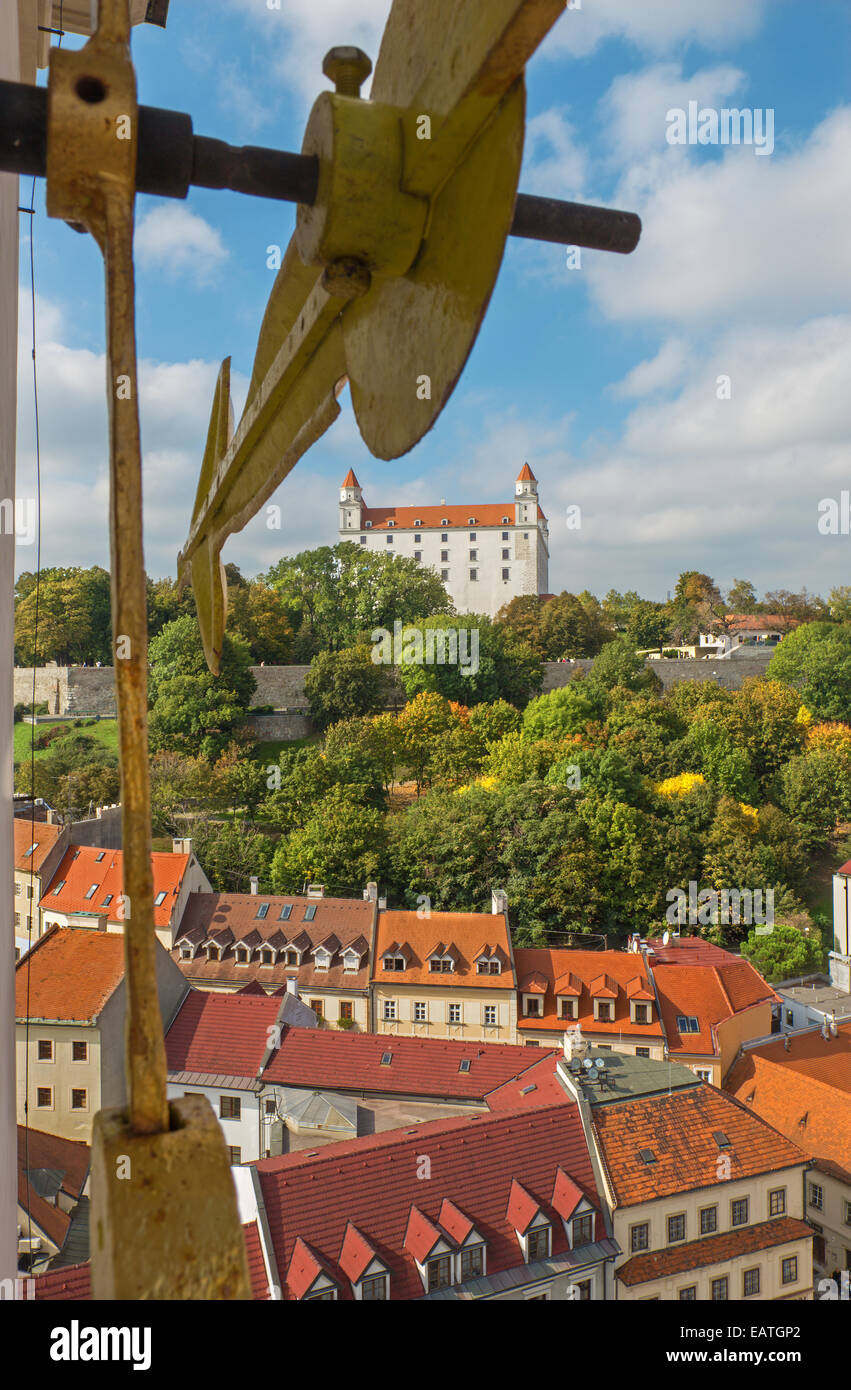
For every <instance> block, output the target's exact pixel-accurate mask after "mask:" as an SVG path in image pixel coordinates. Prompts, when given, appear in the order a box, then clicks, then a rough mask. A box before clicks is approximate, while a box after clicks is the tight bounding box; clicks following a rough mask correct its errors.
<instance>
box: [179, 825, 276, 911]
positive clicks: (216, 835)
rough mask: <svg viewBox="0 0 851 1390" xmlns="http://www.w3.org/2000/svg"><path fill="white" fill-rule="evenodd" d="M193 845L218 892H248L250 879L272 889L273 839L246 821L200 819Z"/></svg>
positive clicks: (262, 886)
mask: <svg viewBox="0 0 851 1390" xmlns="http://www.w3.org/2000/svg"><path fill="white" fill-rule="evenodd" d="M192 835H193V849H194V850H195V853H196V855H197V856H198V862H199V863H200V865H201V867H202V869H203V870H204V872H205V873H206V875H207V877H208V878H209V880H210V882H211V883H212V885H213V888H214V889H215V890H216V892H217V893H247V892H248V891H249V889H250V886H251V879H252V878H255V877H256V878H257V879H259V881H260V889H261V892H268V890H269V882H270V877H269V864H270V860H271V858H272V843H271V841H270V839H269V837H268V835H265V834H263V833H262V832H261V831H260V830H258V828H257V827H256V826H254V825H251V824H249V823H248V822H247V821H238V820H232V821H225V822H222V821H214V820H198V821H196V822H195V823H194V824H193V827H192Z"/></svg>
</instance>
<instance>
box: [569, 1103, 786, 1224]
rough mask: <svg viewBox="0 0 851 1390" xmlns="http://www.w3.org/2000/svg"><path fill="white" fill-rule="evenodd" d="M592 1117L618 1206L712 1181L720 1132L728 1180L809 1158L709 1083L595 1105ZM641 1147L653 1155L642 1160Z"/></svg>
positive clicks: (685, 1190) (643, 1200)
mask: <svg viewBox="0 0 851 1390" xmlns="http://www.w3.org/2000/svg"><path fill="white" fill-rule="evenodd" d="M593 1124H594V1128H595V1131H596V1133H597V1136H598V1139H599V1142H600V1148H601V1151H602V1156H603V1160H604V1162H605V1165H606V1170H607V1172H608V1174H609V1179H610V1182H611V1184H612V1188H613V1190H614V1192H615V1194H616V1196H617V1200H618V1205H619V1206H621V1207H628V1206H634V1205H635V1204H636V1203H637V1202H649V1201H655V1200H656V1199H657V1198H660V1197H669V1196H671V1195H672V1194H673V1193H675V1192H691V1191H694V1190H695V1189H697V1188H701V1187H712V1186H714V1185H715V1184H716V1183H717V1181H718V1155H719V1153H720V1152H722V1150H721V1149H719V1146H718V1142H717V1140H716V1138H715V1134H716V1133H717V1132H719V1131H722V1132H723V1133H724V1134H726V1135H727V1137H728V1139H729V1140H730V1145H729V1147H725V1148H724V1149H723V1152H724V1153H725V1154H726V1155H727V1156H728V1157H729V1159H730V1165H731V1169H730V1178H731V1180H734V1179H737V1178H748V1177H752V1176H754V1175H755V1174H757V1173H774V1172H777V1171H779V1170H781V1169H783V1168H790V1167H793V1166H795V1165H798V1164H801V1165H803V1164H805V1163H806V1162H807V1154H806V1153H805V1152H804V1151H803V1150H802V1149H800V1148H798V1146H797V1145H795V1144H792V1143H790V1141H789V1140H788V1139H787V1138H785V1137H784V1135H782V1134H779V1133H778V1132H777V1130H776V1129H772V1127H771V1125H769V1124H766V1122H765V1121H764V1120H762V1119H760V1117H759V1116H758V1115H754V1114H751V1113H750V1111H749V1110H748V1109H747V1107H746V1106H744V1105H740V1104H739V1103H738V1101H734V1100H732V1099H731V1097H730V1096H727V1095H725V1094H724V1092H723V1091H717V1090H715V1088H714V1087H713V1086H707V1085H701V1086H695V1087H689V1088H688V1089H687V1090H683V1091H680V1092H679V1093H676V1092H675V1093H674V1094H673V1095H670V1096H667V1095H661V1096H651V1097H649V1098H648V1099H646V1100H631V1101H621V1102H620V1103H619V1104H617V1105H607V1106H598V1107H595V1109H594V1115H593ZM642 1150H645V1151H646V1150H649V1151H650V1152H651V1153H652V1154H653V1160H654V1161H651V1162H647V1161H645V1159H644V1158H643V1157H642Z"/></svg>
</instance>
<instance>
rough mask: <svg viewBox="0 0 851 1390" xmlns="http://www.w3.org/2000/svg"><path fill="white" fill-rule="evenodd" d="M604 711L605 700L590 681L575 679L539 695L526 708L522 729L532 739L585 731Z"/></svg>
mask: <svg viewBox="0 0 851 1390" xmlns="http://www.w3.org/2000/svg"><path fill="white" fill-rule="evenodd" d="M602 713H603V707H602V700H601V698H600V695H599V692H598V690H597V689H595V688H594V687H592V686H591V683H590V681H589V680H581V679H579V680H577V679H575V680H572V681H569V682H568V684H567V685H564V686H561V687H560V688H559V689H557V690H550V691H548V692H547V694H546V695H539V696H538V698H537V699H536V700H532V701H531V702H530V703H529V704H528V705H527V706H526V709H525V710H524V711H523V732H524V734H525V735H526V737H527V738H529V739H541V738H564V737H565V736H566V735H567V734H582V733H585V732H586V730H587V729H588V728H589V726H590V725H593V724H594V723H595V722H596V721H597V720H599V719H600V717H601V716H602Z"/></svg>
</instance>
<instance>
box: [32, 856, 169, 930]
mask: <svg viewBox="0 0 851 1390" xmlns="http://www.w3.org/2000/svg"><path fill="white" fill-rule="evenodd" d="M99 855H102V856H103V857H102V858H101V859H99V858H98V856H99ZM123 862H124V856H123V854H122V852H121V850H120V849H107V850H102V849H97V848H92V847H91V846H89V845H72V846H71V847H70V848H69V849H67V850H66V851H65V853H64V854H63V856H62V859H61V862H60V864H59V867H58V868H57V869H56V872H55V873H54V874H53V876H52V878H51V880H50V882H49V884H48V885H47V887H46V888H45V890H44V892H43V894H42V897H41V902H40V903H39V906H40V907H41V908H42V910H43V911H44V912H45V913H48V914H49V913H50V910H51V908H52V909H53V910H54V911H56V912H63V913H68V912H87V913H105V914H106V916H107V919H108V920H109V921H110V922H120V921H121V920H122V919H121V917H120V916H119V915H118V909H119V906H120V901H119V900H120V898H121V895H122V893H123V891H124V871H123V867H122V865H123ZM151 865H152V868H153V872H154V898H155V899H156V898H157V896H158V895H159V894H160V893H165V899H164V900H163V902H162V903H161V904H160V905H159V906H158V907H157V906H156V905H155V906H154V925H155V926H157V927H167V926H168V925H169V923H170V921H171V916H172V912H173V911H174V905H175V902H176V901H177V896H178V893H179V892H180V885H181V883H182V882H183V875H184V874H185V873H186V870H187V868H188V867H189V855H188V854H171V853H166V852H163V853H160V852H155V853H154V854H152V855H151ZM60 884H62V885H63V886H62V887H61V888H59V885H60ZM93 886H95V887H96V891H95V893H94V894H93V895H92V896H91V897H87V896H86V894H87V893H88V892H89V891H90V890H91V888H92V887H93ZM57 888H59V891H58V893H57V891H56V889H57ZM106 898H109V902H106V901H105V899H106Z"/></svg>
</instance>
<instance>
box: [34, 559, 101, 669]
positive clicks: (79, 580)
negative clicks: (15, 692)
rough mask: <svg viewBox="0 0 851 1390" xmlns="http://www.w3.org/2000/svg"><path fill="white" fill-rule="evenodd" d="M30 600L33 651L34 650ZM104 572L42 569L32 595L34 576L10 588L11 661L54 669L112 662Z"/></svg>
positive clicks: (96, 566) (77, 569)
mask: <svg viewBox="0 0 851 1390" xmlns="http://www.w3.org/2000/svg"><path fill="white" fill-rule="evenodd" d="M36 600H37V606H38V648H37V649H36V630H35V620H36ZM110 623H111V618H110V578H109V572H108V571H107V570H105V569H101V567H100V566H99V565H93V566H92V567H91V569H79V568H76V569H44V570H42V571H41V576H40V579H39V583H38V592H37V593H36V583H35V576H34V575H32V574H30V573H25V574H22V575H21V576H20V578H19V579H18V582H17V584H16V586H15V660H16V661H17V663H18V664H19V665H22V666H31V665H33V664H34V663H35V664H36V665H43V664H44V663H45V662H46V661H55V662H57V663H58V664H59V665H60V666H70V665H81V664H84V663H85V664H86V665H90V666H93V665H95V663H96V662H98V661H100V662H101V663H102V664H103V665H105V666H108V665H110V663H111V661H112V631H111V627H110Z"/></svg>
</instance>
